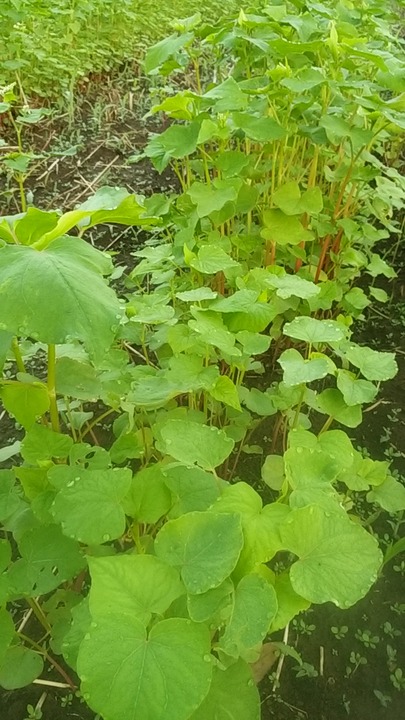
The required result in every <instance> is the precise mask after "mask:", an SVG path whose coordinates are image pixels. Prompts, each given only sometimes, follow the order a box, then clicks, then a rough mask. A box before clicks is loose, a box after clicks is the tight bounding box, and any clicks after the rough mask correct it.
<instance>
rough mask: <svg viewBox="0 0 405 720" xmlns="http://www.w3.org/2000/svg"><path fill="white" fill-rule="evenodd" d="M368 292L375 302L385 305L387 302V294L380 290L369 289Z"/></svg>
mask: <svg viewBox="0 0 405 720" xmlns="http://www.w3.org/2000/svg"><path fill="white" fill-rule="evenodd" d="M368 292H369V295H371V297H373V298H374V299H375V300H377V302H382V303H386V302H388V300H389V297H388V295H387V293H386V292H385V290H383V289H382V288H376V287H370V288H369V289H368Z"/></svg>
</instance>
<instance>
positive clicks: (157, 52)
mask: <svg viewBox="0 0 405 720" xmlns="http://www.w3.org/2000/svg"><path fill="white" fill-rule="evenodd" d="M192 38H193V33H183V34H182V35H178V34H177V33H175V34H173V35H170V36H169V37H166V38H164V39H163V40H160V42H158V43H156V44H155V45H152V47H150V48H149V49H148V52H147V53H146V56H145V60H144V67H145V72H146V73H147V74H148V73H152V72H153V71H154V70H157V68H159V67H160V66H161V65H163V63H165V62H166V60H168V59H169V58H170V57H172V56H173V55H175V54H176V53H177V52H178V51H179V50H181V48H183V47H184V46H185V45H186V44H187V43H188V42H189V41H190V40H192Z"/></svg>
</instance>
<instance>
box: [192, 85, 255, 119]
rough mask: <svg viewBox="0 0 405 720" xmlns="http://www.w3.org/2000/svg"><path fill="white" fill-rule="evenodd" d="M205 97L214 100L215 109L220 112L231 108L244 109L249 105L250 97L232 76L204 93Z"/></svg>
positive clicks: (228, 110)
mask: <svg viewBox="0 0 405 720" xmlns="http://www.w3.org/2000/svg"><path fill="white" fill-rule="evenodd" d="M203 98H204V99H208V100H214V101H215V102H214V103H211V105H215V110H216V112H218V113H222V112H230V111H231V110H244V109H245V108H246V107H247V106H248V102H249V98H248V96H247V95H245V93H243V92H242V90H241V89H240V87H239V85H238V83H237V82H236V80H234V78H233V77H232V76H230V77H228V78H227V79H226V80H224V81H223V82H222V83H219V85H215V86H214V87H213V88H212V89H211V90H208V92H206V93H205V94H204V95H203Z"/></svg>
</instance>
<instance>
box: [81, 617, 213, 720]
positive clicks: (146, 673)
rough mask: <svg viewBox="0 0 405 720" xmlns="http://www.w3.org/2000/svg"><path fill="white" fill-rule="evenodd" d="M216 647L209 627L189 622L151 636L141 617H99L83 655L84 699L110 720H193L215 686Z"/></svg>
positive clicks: (163, 626)
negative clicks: (212, 653)
mask: <svg viewBox="0 0 405 720" xmlns="http://www.w3.org/2000/svg"><path fill="white" fill-rule="evenodd" d="M210 645H211V643H210V635H209V632H208V629H207V628H206V627H204V626H203V625H197V624H193V623H192V622H191V621H190V620H186V619H183V618H173V619H169V620H163V621H161V622H159V623H157V624H156V625H154V626H153V627H152V629H151V630H150V632H149V634H147V632H146V629H145V627H144V625H143V624H142V623H141V622H140V621H139V620H138V618H136V617H129V616H127V615H125V616H121V615H120V613H119V612H116V613H114V614H109V615H107V616H102V617H99V618H98V619H97V626H96V627H91V628H90V632H89V633H88V637H87V636H86V637H85V639H84V640H83V643H82V646H81V648H80V652H79V658H78V672H79V675H80V676H81V678H82V692H83V695H84V697H85V698H86V702H87V703H88V704H89V705H90V707H91V708H92V709H93V710H94V711H95V712H97V713H100V714H101V715H102V716H103V717H105V718H108V719H109V720H123V718H125V720H135V718H136V720H150V719H151V718H153V720H187V719H188V718H189V717H190V714H191V713H192V711H193V710H194V709H195V708H196V707H198V706H199V705H200V704H201V702H202V701H203V699H204V698H205V696H206V695H207V693H208V691H209V688H210V684H211V675H212V665H211V663H210V662H209V657H210V656H209V652H210ZM206 658H207V660H208V661H207V660H206Z"/></svg>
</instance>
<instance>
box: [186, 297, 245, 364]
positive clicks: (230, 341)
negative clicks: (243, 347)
mask: <svg viewBox="0 0 405 720" xmlns="http://www.w3.org/2000/svg"><path fill="white" fill-rule="evenodd" d="M191 312H192V315H193V316H194V318H195V320H189V322H188V325H189V327H190V328H191V329H192V330H194V331H195V332H196V333H197V334H198V335H199V336H200V338H201V340H202V341H203V342H205V343H207V345H213V346H214V347H217V348H218V349H219V350H222V352H224V353H228V354H229V355H233V356H238V357H240V355H241V352H240V350H239V349H238V348H236V347H235V340H236V339H235V336H234V335H233V333H232V332H230V331H229V330H228V329H227V328H226V326H225V325H224V322H223V320H222V318H221V316H220V314H219V313H216V312H211V311H205V310H199V309H197V308H191Z"/></svg>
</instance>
